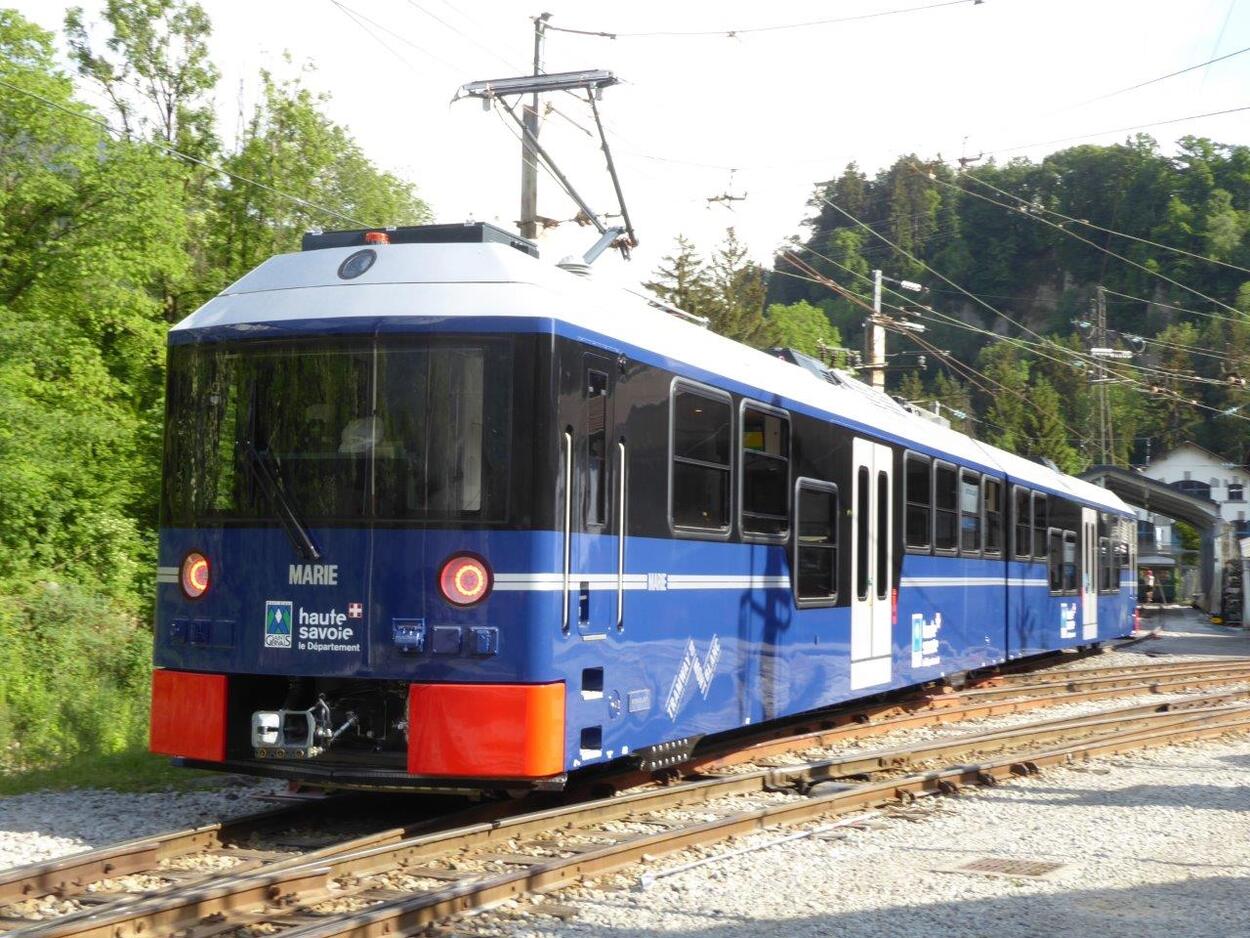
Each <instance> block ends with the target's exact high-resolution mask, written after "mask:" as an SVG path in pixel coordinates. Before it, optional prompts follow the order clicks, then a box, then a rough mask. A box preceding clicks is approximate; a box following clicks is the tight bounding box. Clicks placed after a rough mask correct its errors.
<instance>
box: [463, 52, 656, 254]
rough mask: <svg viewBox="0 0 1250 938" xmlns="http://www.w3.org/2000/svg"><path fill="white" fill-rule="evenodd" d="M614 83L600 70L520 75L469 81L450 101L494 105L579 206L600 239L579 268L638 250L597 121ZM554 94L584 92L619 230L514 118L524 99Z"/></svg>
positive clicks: (614, 81) (623, 198) (611, 77)
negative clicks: (608, 254)
mask: <svg viewBox="0 0 1250 938" xmlns="http://www.w3.org/2000/svg"><path fill="white" fill-rule="evenodd" d="M618 81H619V79H617V77H616V76H615V75H614V74H612V72H609V71H604V70H603V69H586V70H583V71H579V72H552V73H548V74H543V75H522V76H520V77H517V78H495V79H491V80H489V81H471V82H469V83H468V84H466V85H462V86H461V87H460V89H459V90H458V91H457V92H456V96H455V97H454V98H453V99H452V103H453V104H454V103H455V102H456V101H459V100H460V99H461V98H480V99H481V100H482V103H483V104H484V105H485V106H487V107H490V106H491V105H492V104H493V105H497V106H498V107H499V109H500V110H501V111H502V112H503V113H504V114H506V115H507V116H508V117H510V118H512V120H513V121H514V122H515V123H516V125H517V126H518V127H519V128H520V129H521V133H522V135H523V136H522V139H523V140H524V141H526V142H527V144H528V148H527V149H528V150H530V151H532V152H533V153H534V154H535V156H536V157H537V158H538V159H539V160H541V161H542V162H543V164H544V165H545V166H546V167H547V169H549V170H550V171H551V174H552V175H553V176H554V177H555V178H556V181H557V182H558V183H559V184H560V187H561V188H562V189H564V191H565V192H567V193H568V195H569V197H570V198H571V199H572V200H573V201H574V202H576V203H577V207H578V208H579V209H581V213H582V215H584V216H585V217H586V218H587V219H589V221H590V223H591V224H592V225H594V226H595V228H596V229H597V230H598V232H599V235H600V237H599V240H598V241H596V242H595V243H594V244H593V245H592V246H591V248H590V250H588V251H587V252H586V253H585V254H583V255H582V263H583V264H585V265H590V264H593V263H594V262H595V261H596V260H597V259H598V258H599V256H600V255H601V254H603V252H604V251H606V250H607V249H608V248H616V249H618V250H619V251H620V252H621V256H622V257H625V258H626V259H628V258H629V252H630V250H631V249H633V248H635V247H637V246H638V237H637V236H636V235H635V234H634V226H633V223H632V222H631V221H630V218H629V210H628V209H627V208H626V207H625V196H624V195H623V194H622V192H621V181H620V178H619V177H618V176H617V174H616V164H615V163H614V162H613V161H612V151H611V149H610V148H609V147H608V138H607V135H606V134H605V133H604V130H603V121H602V120H601V119H600V117H599V105H598V103H597V102H598V99H599V98H600V97H601V96H602V94H603V89H604V88H609V87H611V86H612V85H615V84H617V83H618ZM555 91H583V92H585V94H586V100H587V101H588V102H589V104H590V110H591V112H592V113H593V114H594V117H595V127H596V128H597V129H598V131H599V146H600V149H602V150H603V156H604V160H605V161H606V162H607V168H608V175H609V176H610V177H611V178H612V188H613V189H614V190H615V191H616V201H617V205H618V206H619V207H620V217H621V224H620V225H613V226H612V227H610V228H609V227H608V226H606V225H605V224H604V223H603V221H602V220H601V218H600V216H599V215H598V214H596V213H595V211H594V210H593V209H592V208H591V207H590V206H589V205H588V204H587V203H586V200H585V199H583V198H582V197H581V196H580V195H579V194H578V192H577V190H576V189H574V188H573V184H572V183H571V182H569V179H568V177H567V176H565V175H564V173H563V172H562V171H561V170H560V167H559V166H557V165H556V162H555V160H554V159H553V158H552V156H551V154H550V153H548V152H547V151H546V150H545V149H543V147H542V145H541V144H539V142H538V137H537V135H536V134H535V133H534V132H533V129H532V128H531V127H530V126H529V125H528V124H527V123H526V121H525V120H524V119H523V118H522V117H521V115H519V114H518V113H517V107H518V105H519V104H520V101H521V96H522V95H526V94H531V95H534V96H535V97H537V96H538V95H540V94H550V93H551V92H555ZM511 96H516V97H515V98H514V100H512V101H511V102H509V100H508V98H509V97H511Z"/></svg>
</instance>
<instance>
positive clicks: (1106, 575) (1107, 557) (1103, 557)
mask: <svg viewBox="0 0 1250 938" xmlns="http://www.w3.org/2000/svg"><path fill="white" fill-rule="evenodd" d="M1114 576H1115V564H1114V562H1113V558H1112V556H1111V538H1109V537H1100V538H1099V539H1098V589H1099V590H1101V591H1102V592H1104V593H1110V592H1111V591H1112V590H1114V589H1115V588H1116V586H1115V581H1114Z"/></svg>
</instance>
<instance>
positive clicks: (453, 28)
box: [407, 0, 525, 71]
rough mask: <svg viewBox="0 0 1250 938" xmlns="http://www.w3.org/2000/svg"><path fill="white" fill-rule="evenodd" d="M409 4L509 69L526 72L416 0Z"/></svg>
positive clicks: (408, 0)
mask: <svg viewBox="0 0 1250 938" xmlns="http://www.w3.org/2000/svg"><path fill="white" fill-rule="evenodd" d="M407 2H408V6H410V7H412V8H413V9H414V10H417V11H418V12H420V13H424V14H425V15H426V16H428V17H429V18H430V19H432V20H434V21H435V22H437V23H441V24H442V25H443V26H445V27H446V28H447V29H449V30H451V31H452V32H453V33H455V34H456V35H457V36H459V37H460V38H461V39H463V40H464V41H465V42H467V43H469V44H471V45H474V46H476V47H477V48H479V49H481V50H482V51H483V52H485V53H486V54H487V55H489V56H490V57H491V58H493V59H495V60H497V61H499V62H502V63H503V64H504V65H506V66H508V67H509V68H514V69H516V70H517V71H525V69H524V68H523V67H522V66H520V65H518V64H517V63H516V62H513V61H512V60H511V59H507V58H505V57H504V56H502V55H500V54H499V53H498V52H496V51H495V50H494V49H492V48H490V47H489V46H487V45H486V44H485V43H483V42H482V41H481V40H479V39H477V38H475V37H474V36H471V35H469V34H468V33H466V32H465V31H464V30H462V29H460V28H459V27H458V26H456V25H454V24H453V23H449V22H447V20H445V19H443V18H442V17H441V16H439V15H438V14H437V13H435V12H433V11H432V10H427V9H426V8H425V7H423V6H421V4H419V3H417V2H416V0H407Z"/></svg>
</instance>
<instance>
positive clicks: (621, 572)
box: [616, 440, 627, 632]
mask: <svg viewBox="0 0 1250 938" xmlns="http://www.w3.org/2000/svg"><path fill="white" fill-rule="evenodd" d="M616 447H617V452H618V453H619V454H620V458H621V463H620V472H619V475H620V489H621V494H620V502H619V503H618V508H617V512H616V630H617V631H618V632H619V631H621V630H622V629H624V628H625V533H626V530H627V528H626V526H625V441H624V440H621V441H620V442H618V443H617V444H616Z"/></svg>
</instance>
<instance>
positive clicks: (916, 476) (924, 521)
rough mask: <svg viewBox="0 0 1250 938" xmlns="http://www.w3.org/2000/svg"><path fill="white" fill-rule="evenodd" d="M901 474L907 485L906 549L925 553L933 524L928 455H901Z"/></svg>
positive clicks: (931, 483)
mask: <svg viewBox="0 0 1250 938" xmlns="http://www.w3.org/2000/svg"><path fill="white" fill-rule="evenodd" d="M903 476H904V481H905V484H906V487H907V492H906V500H907V518H906V525H907V529H906V535H907V549H908V550H909V551H917V552H925V553H927V552H928V550H929V544H930V541H931V538H930V529H931V528H932V526H933V476H932V474H931V472H930V460H929V457H928V456H918V455H916V454H915V453H908V454H907V455H906V456H904V457H903Z"/></svg>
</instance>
